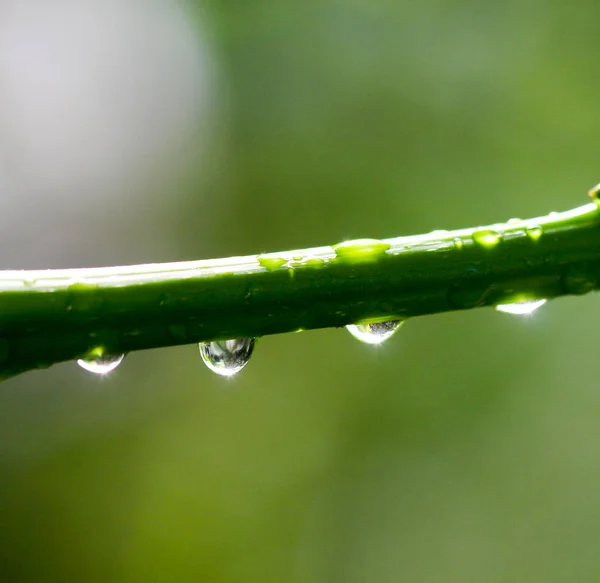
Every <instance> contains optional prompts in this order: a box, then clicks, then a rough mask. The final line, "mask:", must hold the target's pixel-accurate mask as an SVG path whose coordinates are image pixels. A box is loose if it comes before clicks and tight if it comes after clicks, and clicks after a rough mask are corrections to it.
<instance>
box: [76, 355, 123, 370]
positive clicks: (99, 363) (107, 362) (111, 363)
mask: <svg viewBox="0 0 600 583" xmlns="http://www.w3.org/2000/svg"><path fill="white" fill-rule="evenodd" d="M124 358H125V355H124V354H118V355H116V356H115V355H107V354H105V355H98V356H89V357H86V358H80V359H79V360H78V361H77V364H78V365H79V366H80V367H81V368H82V369H84V370H87V371H88V372H93V373H94V374H107V373H109V372H111V371H113V370H115V368H117V367H118V366H119V365H120V364H121V363H122V362H123V359H124Z"/></svg>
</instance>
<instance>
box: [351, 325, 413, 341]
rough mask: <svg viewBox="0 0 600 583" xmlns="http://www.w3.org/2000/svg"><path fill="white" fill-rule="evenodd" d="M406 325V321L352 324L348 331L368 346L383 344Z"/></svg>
mask: <svg viewBox="0 0 600 583" xmlns="http://www.w3.org/2000/svg"><path fill="white" fill-rule="evenodd" d="M402 324H404V320H387V321H386V322H375V323H373V324H351V325H349V326H346V329H347V330H348V332H350V334H352V336H354V338H356V339H357V340H360V341H361V342H365V343H366V344H381V343H382V342H385V341H386V340H387V339H388V338H389V337H390V336H392V335H393V334H394V333H395V332H396V330H398V329H399V328H400V326H402Z"/></svg>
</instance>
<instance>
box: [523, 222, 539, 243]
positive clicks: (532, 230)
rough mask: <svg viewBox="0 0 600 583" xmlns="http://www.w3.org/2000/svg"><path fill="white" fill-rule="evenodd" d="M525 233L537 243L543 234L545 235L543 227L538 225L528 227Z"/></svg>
mask: <svg viewBox="0 0 600 583" xmlns="http://www.w3.org/2000/svg"><path fill="white" fill-rule="evenodd" d="M525 232H526V233H527V236H528V237H529V238H530V239H531V240H532V241H537V240H538V239H539V238H540V237H541V236H542V233H543V231H542V227H539V226H537V225H533V226H531V227H527V229H525Z"/></svg>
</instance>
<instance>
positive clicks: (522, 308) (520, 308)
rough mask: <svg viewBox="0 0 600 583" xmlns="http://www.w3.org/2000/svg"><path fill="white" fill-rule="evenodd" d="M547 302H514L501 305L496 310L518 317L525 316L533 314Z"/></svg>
mask: <svg viewBox="0 0 600 583" xmlns="http://www.w3.org/2000/svg"><path fill="white" fill-rule="evenodd" d="M546 301H547V300H523V301H521V302H513V303H512V304H499V305H497V306H496V310H498V311H499V312H505V313H506V314H515V315H517V316H525V315H527V314H532V313H533V312H535V311H536V310H537V309H538V308H539V307H541V306H543V305H544V304H545V303H546Z"/></svg>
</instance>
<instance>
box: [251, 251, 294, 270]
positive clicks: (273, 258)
mask: <svg viewBox="0 0 600 583" xmlns="http://www.w3.org/2000/svg"><path fill="white" fill-rule="evenodd" d="M256 259H257V261H258V262H259V263H260V265H261V266H262V267H264V268H265V269H268V270H271V269H277V268H278V267H281V266H282V265H284V264H286V263H287V259H285V258H284V257H281V256H280V255H259V256H258V257H257V258H256Z"/></svg>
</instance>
